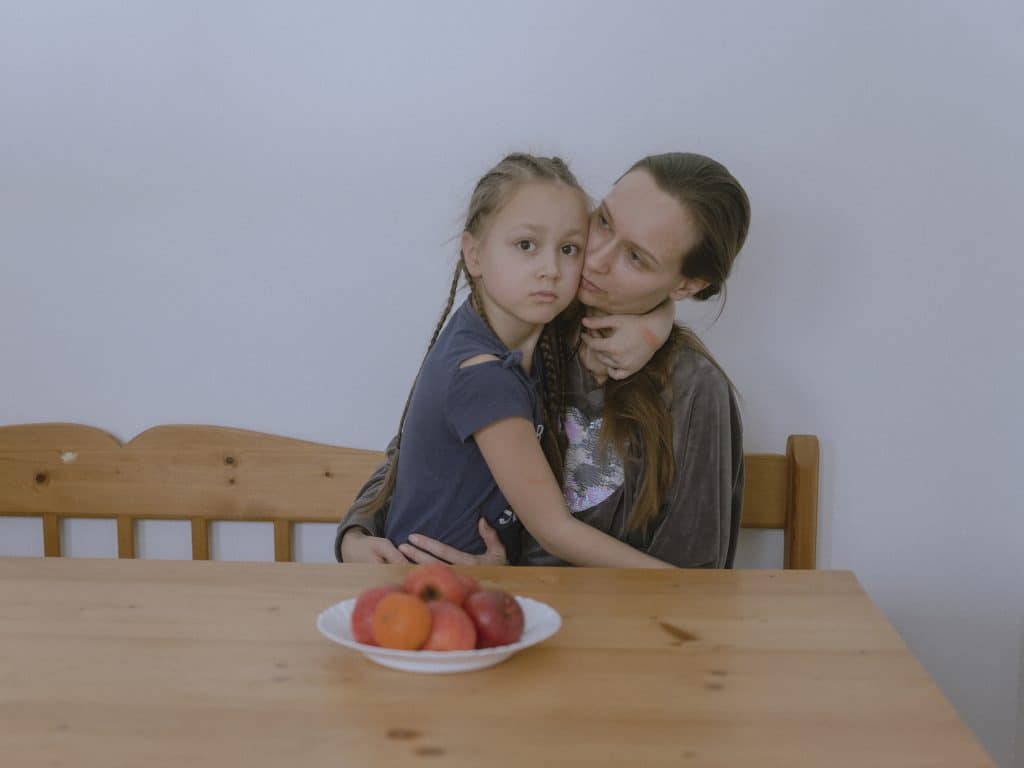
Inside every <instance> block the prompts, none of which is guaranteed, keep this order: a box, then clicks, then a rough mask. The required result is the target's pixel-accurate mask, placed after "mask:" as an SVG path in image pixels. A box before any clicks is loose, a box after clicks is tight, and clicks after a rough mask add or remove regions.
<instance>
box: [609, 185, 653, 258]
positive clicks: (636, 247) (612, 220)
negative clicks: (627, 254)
mask: <svg viewBox="0 0 1024 768" xmlns="http://www.w3.org/2000/svg"><path fill="white" fill-rule="evenodd" d="M598 210H601V211H604V217H605V218H606V219H607V220H608V224H609V225H611V227H612V229H615V217H613V216H612V209H611V208H609V207H608V201H607V200H602V201H601V205H600V206H599V207H598ZM627 242H628V243H629V244H630V245H631V246H633V249H634V250H636V251H639V252H640V253H641V254H643V255H644V256H646V257H647V258H649V259H651V260H652V261H654V262H657V261H658V259H657V257H655V255H654V253H653V252H652V251H650V250H649V249H647V248H644V247H643V246H642V245H640V244H639V243H637V242H636V241H635V240H628V241H627Z"/></svg>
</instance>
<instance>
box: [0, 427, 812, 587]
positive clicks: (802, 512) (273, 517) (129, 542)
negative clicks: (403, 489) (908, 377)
mask: <svg viewBox="0 0 1024 768" xmlns="http://www.w3.org/2000/svg"><path fill="white" fill-rule="evenodd" d="M382 460H383V454H382V453H381V452H378V451H367V450H358V449H354V448H342V447H338V446H332V445H322V444H319V443H311V442H305V441H302V440H295V439H292V438H286V437H280V436H277V435H268V434H262V433H258V432H249V431H246V430H241V429H229V428H226V427H207V426H159V427H153V428H152V429H149V430H147V431H145V432H143V433H142V434H140V435H138V436H137V437H135V438H134V439H133V440H131V441H130V442H128V443H126V444H123V445H122V444H121V442H120V441H119V440H118V439H117V438H115V437H113V436H112V435H110V434H109V433H107V432H104V431H103V430H100V429H95V428H93V427H87V426H83V425H80V424H26V425H15V426H7V427H0V516H17V517H39V518H40V519H41V521H42V526H43V552H44V554H45V555H46V556H47V557H59V556H60V555H61V551H62V550H61V540H60V521H61V520H62V519H66V518H107V519H110V518H113V519H115V520H117V553H118V557H128V558H130V557H135V521H137V520H188V521H190V522H191V524H192V557H193V559H196V560H208V559H209V557H210V523H211V522H212V521H215V520H227V521H259V522H272V523H273V524H274V559H275V560H278V561H289V560H291V559H292V530H293V529H292V526H293V524H295V523H336V522H338V520H339V519H340V517H341V513H342V512H343V511H344V510H345V509H346V508H347V507H348V505H349V504H350V503H351V501H352V499H354V498H355V495H356V493H357V492H358V491H359V488H360V487H361V486H362V484H363V483H364V482H365V480H366V479H367V478H368V477H369V476H370V474H371V472H372V471H373V470H374V469H375V468H376V467H377V466H378V465H379V464H380V462H381V461H382ZM746 473H747V475H746V477H747V485H746V493H745V496H744V521H743V524H744V526H745V527H751V528H782V529H784V530H785V531H786V545H785V566H786V567H787V568H813V567H814V566H815V533H816V527H817V525H816V524H817V502H818V441H817V438H816V437H813V436H806V435H803V436H798V435H793V436H791V437H790V438H789V442H788V446H787V453H786V455H785V456H783V455H778V454H758V455H748V456H747V457H746Z"/></svg>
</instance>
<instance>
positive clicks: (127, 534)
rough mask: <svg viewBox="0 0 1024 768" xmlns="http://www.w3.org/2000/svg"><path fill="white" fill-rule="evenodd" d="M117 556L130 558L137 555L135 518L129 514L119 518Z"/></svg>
mask: <svg viewBox="0 0 1024 768" xmlns="http://www.w3.org/2000/svg"><path fill="white" fill-rule="evenodd" d="M117 556H118V557H120V558H124V559H129V560H130V559H133V558H134V557H135V520H134V519H133V518H131V517H128V516H127V515H120V516H118V518H117Z"/></svg>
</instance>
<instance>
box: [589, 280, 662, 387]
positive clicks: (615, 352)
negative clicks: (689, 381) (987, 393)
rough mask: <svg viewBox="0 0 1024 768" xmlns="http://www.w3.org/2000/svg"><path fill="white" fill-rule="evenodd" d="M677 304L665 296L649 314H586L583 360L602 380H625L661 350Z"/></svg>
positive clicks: (596, 376)
mask: <svg viewBox="0 0 1024 768" xmlns="http://www.w3.org/2000/svg"><path fill="white" fill-rule="evenodd" d="M675 319H676V318H675V304H674V303H673V302H672V300H671V299H665V301H663V302H662V303H661V304H659V305H658V306H657V307H655V308H654V309H652V310H651V311H650V312H648V313H647V314H646V315H605V316H602V317H584V318H583V320H582V322H583V327H584V328H585V329H586V331H584V332H583V333H582V334H581V336H580V340H581V341H582V342H583V344H584V345H585V347H586V349H585V350H584V349H581V350H580V352H581V354H580V360H581V362H582V363H583V364H584V365H585V366H586V367H587V369H588V370H589V371H590V372H591V373H592V374H594V376H595V378H597V379H598V380H599V381H600V380H601V378H602V376H608V377H609V378H612V379H625V378H627V377H629V376H632V375H633V374H634V373H636V372H637V371H639V370H641V369H642V368H643V367H644V366H645V365H647V363H649V362H650V361H651V358H652V357H654V353H655V352H657V351H658V350H659V349H661V346H662V344H664V343H665V341H666V340H667V339H668V337H669V334H670V333H671V332H672V326H673V325H674V324H675Z"/></svg>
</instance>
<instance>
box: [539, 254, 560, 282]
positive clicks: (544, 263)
mask: <svg viewBox="0 0 1024 768" xmlns="http://www.w3.org/2000/svg"><path fill="white" fill-rule="evenodd" d="M558 275H559V267H558V254H557V253H547V252H545V253H544V254H542V255H541V257H540V259H538V264H537V277H558Z"/></svg>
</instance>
